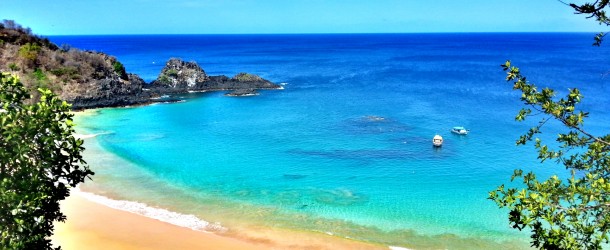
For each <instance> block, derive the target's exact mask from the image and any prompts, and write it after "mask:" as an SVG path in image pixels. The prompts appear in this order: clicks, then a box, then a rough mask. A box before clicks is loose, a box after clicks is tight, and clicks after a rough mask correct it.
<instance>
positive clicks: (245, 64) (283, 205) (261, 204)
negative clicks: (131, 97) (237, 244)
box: [52, 34, 610, 249]
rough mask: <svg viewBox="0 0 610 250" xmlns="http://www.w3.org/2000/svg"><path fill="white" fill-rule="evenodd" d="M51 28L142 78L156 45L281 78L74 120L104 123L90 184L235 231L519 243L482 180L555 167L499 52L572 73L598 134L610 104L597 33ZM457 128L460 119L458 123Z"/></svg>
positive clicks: (467, 244)
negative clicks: (540, 153) (521, 118)
mask: <svg viewBox="0 0 610 250" xmlns="http://www.w3.org/2000/svg"><path fill="white" fill-rule="evenodd" d="M153 38H154V39H153ZM54 39H57V40H59V41H63V40H61V39H67V40H68V41H72V42H70V43H72V45H73V46H76V47H85V48H87V46H99V49H98V50H102V51H105V52H108V53H112V54H115V55H117V56H118V58H119V59H120V60H121V61H123V62H124V64H125V65H126V67H127V70H128V71H133V72H135V73H138V74H142V75H143V76H145V78H146V77H148V78H149V79H147V80H151V79H150V78H154V75H155V74H156V72H158V71H159V70H160V67H162V65H159V63H158V61H162V59H157V58H156V57H157V56H158V55H163V56H164V57H165V56H166V55H169V54H172V55H174V56H178V57H182V58H184V59H187V60H188V59H192V60H197V61H200V64H202V65H203V66H204V68H205V69H206V71H207V72H208V73H209V74H218V73H224V74H234V73H237V72H240V71H249V72H253V73H258V74H261V75H262V76H263V77H266V78H268V79H270V80H272V81H274V82H277V83H285V85H284V88H285V89H284V90H273V91H262V92H261V95H260V96H256V97H247V98H231V97H225V96H223V94H224V93H222V92H212V93H199V94H188V95H183V96H182V98H183V99H184V100H185V102H182V103H175V104H157V105H151V106H143V107H132V108H117V109H100V110H96V111H95V114H94V115H81V116H79V117H78V119H77V122H78V124H79V129H80V130H81V131H83V132H84V133H102V134H101V135H98V136H97V137H95V138H94V139H87V140H88V141H87V144H86V146H87V147H89V148H94V150H93V151H90V152H89V153H88V155H87V156H86V157H87V160H88V161H89V163H90V164H91V166H92V168H93V169H94V170H95V171H96V176H95V178H94V182H93V183H90V184H88V185H85V187H84V188H85V190H90V191H93V192H97V193H101V194H104V195H108V196H110V197H114V198H117V199H131V200H138V201H142V202H145V203H147V204H151V205H154V206H159V207H164V208H168V209H170V210H174V211H177V212H182V213H191V214H195V215H197V216H199V217H201V219H203V220H208V221H218V222H220V223H221V224H223V225H227V226H228V227H229V228H231V225H237V224H239V223H237V221H239V222H241V223H252V224H263V225H265V226H271V227H280V228H287V229H296V230H305V231H319V232H327V233H332V234H335V235H339V236H342V237H350V238H355V239H359V240H363V241H370V242H376V243H380V244H385V245H396V246H405V247H411V248H422V249H425V248H441V247H449V248H451V249H477V248H479V249H490V248H504V249H506V248H526V247H527V245H528V243H527V240H528V235H527V233H523V232H518V231H515V230H513V229H510V228H509V226H508V221H507V218H506V214H507V211H505V210H500V209H498V208H497V207H496V206H495V204H494V203H493V202H491V201H489V200H487V199H486V198H487V193H488V192H489V191H491V190H493V189H495V188H496V187H497V186H498V185H500V184H502V183H508V182H509V177H510V175H511V174H512V172H513V169H515V168H525V169H535V170H536V171H537V172H538V173H540V174H541V175H543V176H544V175H547V176H548V175H550V174H552V173H557V174H560V175H562V170H563V168H562V167H553V165H552V164H547V165H546V166H545V167H540V166H539V164H538V163H537V161H536V154H535V151H534V150H533V148H532V147H519V148H518V147H515V146H514V142H515V140H516V139H517V138H518V136H519V135H520V134H521V133H522V132H525V131H526V130H527V128H528V127H529V126H531V125H532V124H534V123H533V122H535V121H534V120H532V122H531V123H525V124H523V123H517V122H515V121H514V115H515V114H516V112H517V111H518V109H519V108H520V107H521V106H520V104H519V102H518V98H519V95H518V93H514V92H512V91H511V86H510V85H509V84H507V83H504V81H503V78H504V74H503V72H501V69H500V67H499V64H501V63H503V62H504V61H505V60H506V59H508V58H511V59H513V62H514V63H515V64H518V65H521V67H523V69H524V71H525V72H524V73H525V74H526V75H528V76H531V77H530V79H533V80H534V81H537V82H543V80H545V79H558V80H557V81H552V82H550V83H549V84H551V85H550V86H552V87H555V88H559V89H565V88H567V86H574V85H572V84H576V86H578V87H581V88H582V91H583V92H584V94H585V103H584V105H583V106H584V107H585V108H586V109H588V110H590V111H591V112H592V118H591V120H590V122H589V123H587V126H588V128H589V129H590V130H592V131H594V132H600V131H604V129H607V127H606V126H607V125H606V124H607V123H606V121H607V118H608V117H609V116H610V114H609V112H608V110H607V108H606V107H607V106H608V95H607V94H608V93H609V92H610V91H609V90H608V87H607V82H608V79H607V78H606V77H605V76H604V72H606V71H607V70H608V69H605V68H604V67H603V66H600V65H609V64H608V62H610V61H609V58H607V57H605V56H603V55H604V54H606V55H607V52H608V51H607V49H604V48H592V47H590V46H589V44H590V41H589V40H590V34H485V35H483V34H430V35H310V36H307V35H302V36H301V35H294V36H177V37H175V36H162V37H152V38H151V37H148V38H147V39H144V38H143V37H59V38H54ZM70 39H72V40H70ZM96 39H97V40H96ZM162 39H165V40H163V41H165V42H159V41H160V40H162ZM52 40H53V39H52ZM151 40H155V41H156V43H152V42H150V41H151ZM109 41H111V42H109ZM62 43H63V42H62ZM173 43H176V44H173ZM541 43H546V45H545V46H541V45H540V44H541ZM160 44H162V45H163V46H161V45H160ZM507 47H508V48H511V49H510V50H507V49H505V48H507ZM601 52H605V53H601ZM152 62H155V63H154V64H153V63H152ZM138 63H141V66H137V65H140V64H138ZM130 67H131V68H130ZM528 73H529V74H528ZM150 76H152V77H150ZM551 77H552V78H551ZM580 81H585V82H587V84H582V83H579V82H580ZM575 82H576V83H575ZM453 126H465V127H466V128H469V129H470V130H471V133H470V134H468V135H467V136H458V135H454V134H451V133H450V132H449V129H450V128H451V127H453ZM559 128H560V126H558V125H557V124H549V128H548V130H547V131H548V133H545V134H543V135H542V136H543V137H545V138H552V137H553V135H554V134H555V133H556V132H557V131H558V129H559ZM436 133H438V134H440V135H442V136H443V137H444V139H445V143H444V145H443V147H442V148H440V149H436V148H433V147H432V145H431V139H432V136H434V135H435V134H436ZM86 153H87V152H86ZM100 155H103V157H100ZM502 244H504V245H502Z"/></svg>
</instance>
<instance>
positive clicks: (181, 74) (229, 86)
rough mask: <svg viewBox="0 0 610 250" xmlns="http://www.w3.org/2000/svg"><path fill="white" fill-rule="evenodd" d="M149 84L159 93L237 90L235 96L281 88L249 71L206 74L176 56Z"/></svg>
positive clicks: (193, 64) (194, 64)
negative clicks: (228, 74)
mask: <svg viewBox="0 0 610 250" xmlns="http://www.w3.org/2000/svg"><path fill="white" fill-rule="evenodd" d="M151 86H152V87H153V88H154V90H155V91H157V92H159V93H181V92H185V91H215V90H239V94H235V96H237V95H239V96H241V95H254V94H255V93H256V92H255V91H254V90H255V89H281V88H282V87H281V86H279V85H277V84H274V83H272V82H270V81H268V80H265V79H263V78H261V77H260V76H257V75H254V74H249V73H239V74H237V75H235V76H233V77H231V78H229V77H227V76H224V75H220V76H208V75H206V74H205V72H204V71H203V69H201V67H199V65H198V64H197V63H196V62H184V61H182V60H180V59H176V58H172V59H170V60H169V61H168V62H167V63H166V64H165V67H164V68H163V69H162V70H161V73H160V74H159V76H158V77H157V79H156V80H155V81H153V82H152V83H151ZM232 96H233V95H232Z"/></svg>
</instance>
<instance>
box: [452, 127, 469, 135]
mask: <svg viewBox="0 0 610 250" xmlns="http://www.w3.org/2000/svg"><path fill="white" fill-rule="evenodd" d="M451 132H452V133H455V134H458V135H467V134H468V132H469V130H468V129H466V128H464V127H453V128H452V129H451Z"/></svg>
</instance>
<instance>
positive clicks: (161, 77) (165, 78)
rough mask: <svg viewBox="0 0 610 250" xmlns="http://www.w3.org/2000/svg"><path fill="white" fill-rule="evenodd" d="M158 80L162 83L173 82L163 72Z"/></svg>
mask: <svg viewBox="0 0 610 250" xmlns="http://www.w3.org/2000/svg"><path fill="white" fill-rule="evenodd" d="M158 81H159V82H161V83H171V82H172V81H171V80H170V79H169V77H168V76H167V75H166V74H162V75H161V76H159V80H158Z"/></svg>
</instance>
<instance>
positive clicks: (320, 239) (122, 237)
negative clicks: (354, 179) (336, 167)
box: [52, 191, 388, 250]
mask: <svg viewBox="0 0 610 250" xmlns="http://www.w3.org/2000/svg"><path fill="white" fill-rule="evenodd" d="M61 209H62V212H63V213H64V214H65V215H66V216H67V218H68V219H67V221H66V222H65V223H56V224H55V235H54V236H53V237H52V240H53V243H54V244H59V245H61V247H62V249H66V250H71V249H388V248H387V247H383V246H379V245H372V244H367V243H362V242H356V241H352V240H349V239H343V238H338V237H333V236H328V235H324V234H321V233H319V234H318V233H308V232H290V231H285V230H279V229H269V228H260V229H259V230H256V231H251V232H239V233H236V232H231V230H229V231H228V232H227V233H224V234H223V235H220V234H215V233H207V232H201V231H195V230H192V229H189V228H184V227H179V226H175V225H172V224H169V223H165V222H161V221H158V220H155V219H152V218H148V217H145V216H142V215H138V214H134V213H130V212H127V211H122V210H117V209H113V208H110V207H107V206H104V205H102V204H99V203H96V202H93V201H90V200H88V199H86V198H85V197H84V196H83V195H81V193H80V192H79V191H73V192H72V195H71V196H70V197H69V198H68V199H66V200H65V201H63V202H62V204H61Z"/></svg>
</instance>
